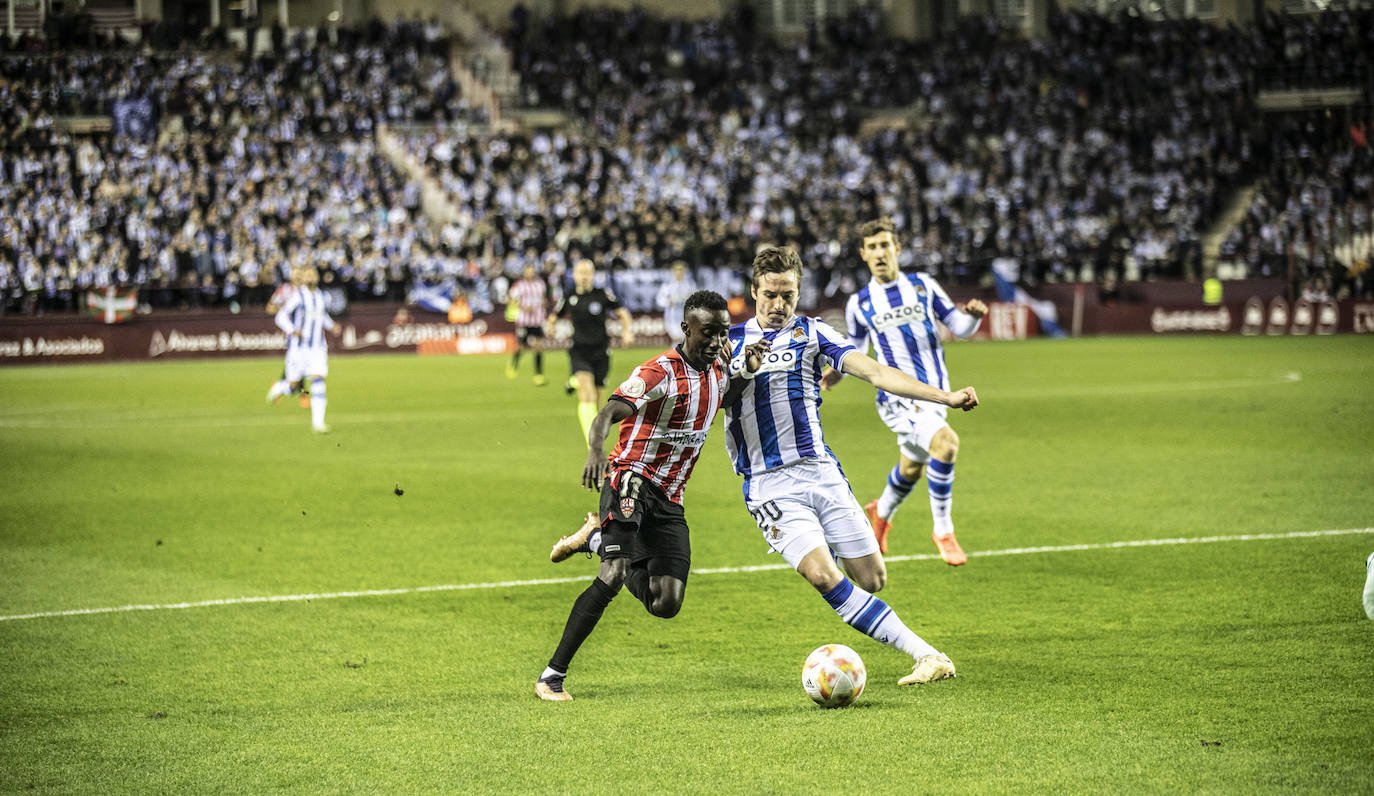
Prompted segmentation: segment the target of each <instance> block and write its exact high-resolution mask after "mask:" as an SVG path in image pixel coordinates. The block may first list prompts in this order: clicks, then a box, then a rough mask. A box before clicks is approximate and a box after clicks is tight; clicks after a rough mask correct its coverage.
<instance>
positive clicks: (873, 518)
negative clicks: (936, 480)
mask: <svg viewBox="0 0 1374 796" xmlns="http://www.w3.org/2000/svg"><path fill="white" fill-rule="evenodd" d="M899 456H900V458H899V459H898V461H897V464H896V466H894V467H893V468H892V470H891V472H889V473H888V474H887V484H886V485H885V486H884V487H883V493H882V494H881V495H880V496H879V497H878V499H877V500H870V501H869V502H868V505H866V506H864V513H865V514H867V515H868V522H869V524H870V525H872V526H873V535H874V537H876V538H877V540H878V551H879V552H882V553H886V552H887V534H888V532H889V531H891V530H892V518H893V517H894V516H896V514H897V509H899V508H901V506H902V502H903V501H905V500H906V499H907V496H909V495H910V494H911V490H912V489H914V488H915V486H916V482H917V481H918V480H920V478H921V469H922V467H923V466H924V465H922V464H921V463H920V462H918V461H915V460H913V459H910V458H908V457H907V456H906V454H905V453H902V454H899Z"/></svg>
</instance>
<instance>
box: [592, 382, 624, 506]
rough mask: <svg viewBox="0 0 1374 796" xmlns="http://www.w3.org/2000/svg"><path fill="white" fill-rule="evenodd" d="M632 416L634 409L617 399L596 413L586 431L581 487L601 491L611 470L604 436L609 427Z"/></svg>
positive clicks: (608, 431)
mask: <svg viewBox="0 0 1374 796" xmlns="http://www.w3.org/2000/svg"><path fill="white" fill-rule="evenodd" d="M632 414H634V409H632V408H631V407H630V405H629V404H627V403H625V402H624V401H622V400H620V399H618V398H612V399H611V400H609V401H607V402H606V405H605V406H603V407H601V411H600V412H597V413H596V417H595V418H594V419H593V420H592V425H591V428H590V429H588V431H587V463H586V464H584V465H583V466H582V485H583V486H585V487H586V488H588V489H590V490H592V491H594V492H599V491H601V482H602V481H603V480H605V478H606V471H607V470H609V469H610V468H611V462H610V460H609V459H607V458H606V435H607V434H608V433H610V430H611V426H613V425H615V424H616V423H619V422H620V421H622V420H624V419H625V418H627V417H629V416H630V415H632Z"/></svg>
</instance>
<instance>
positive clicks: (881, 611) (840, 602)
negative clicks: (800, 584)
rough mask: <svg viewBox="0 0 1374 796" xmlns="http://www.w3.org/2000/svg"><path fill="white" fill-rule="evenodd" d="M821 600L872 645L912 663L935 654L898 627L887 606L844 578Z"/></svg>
mask: <svg viewBox="0 0 1374 796" xmlns="http://www.w3.org/2000/svg"><path fill="white" fill-rule="evenodd" d="M821 596H822V597H824V598H825V601H826V602H828V603H830V607H831V608H834V609H835V613H837V614H839V615H840V618H841V619H843V620H844V621H845V622H846V623H847V624H848V625H849V626H850V627H852V628H854V629H855V630H857V631H859V632H860V633H864V634H867V635H868V636H870V637H872V638H873V639H874V640H875V641H878V642H880V643H883V644H886V645H887V646H889V647H891V648H893V649H895V650H901V651H902V652H905V653H906V654H907V655H910V656H911V658H912V660H915V659H916V658H919V657H921V656H922V655H930V654H932V653H934V652H936V651H937V650H936V649H935V648H934V647H932V646H930V644H928V643H926V640H925V639H923V638H921V637H920V636H918V635H916V634H915V633H913V632H911V628H908V627H907V626H906V625H904V624H902V620H901V619H899V618H898V617H897V612H896V611H894V610H892V609H891V608H890V607H889V606H888V604H887V603H885V602H883V601H882V600H880V599H878V598H877V597H874V596H873V595H872V594H869V593H868V592H866V591H864V590H863V589H861V588H859V587H858V586H855V585H854V584H853V583H851V582H850V581H849V579H848V578H846V579H844V580H842V581H840V583H839V585H838V586H836V587H835V588H833V589H831V590H830V591H828V592H826V593H825V594H823V595H821Z"/></svg>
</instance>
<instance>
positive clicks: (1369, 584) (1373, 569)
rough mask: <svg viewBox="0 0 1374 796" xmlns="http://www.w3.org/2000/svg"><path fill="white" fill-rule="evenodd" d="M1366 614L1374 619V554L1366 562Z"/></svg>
mask: <svg viewBox="0 0 1374 796" xmlns="http://www.w3.org/2000/svg"><path fill="white" fill-rule="evenodd" d="M1364 568H1365V578H1364V614H1365V616H1367V617H1369V618H1370V619H1374V553H1370V554H1369V558H1366V559H1365V560H1364Z"/></svg>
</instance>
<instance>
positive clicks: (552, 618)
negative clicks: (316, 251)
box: [0, 337, 1374, 793]
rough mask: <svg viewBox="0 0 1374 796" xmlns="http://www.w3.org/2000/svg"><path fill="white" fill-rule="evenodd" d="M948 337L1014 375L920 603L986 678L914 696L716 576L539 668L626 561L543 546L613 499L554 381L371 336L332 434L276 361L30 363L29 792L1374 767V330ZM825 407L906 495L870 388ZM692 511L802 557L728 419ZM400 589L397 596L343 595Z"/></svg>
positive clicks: (826, 632) (339, 393)
mask: <svg viewBox="0 0 1374 796" xmlns="http://www.w3.org/2000/svg"><path fill="white" fill-rule="evenodd" d="M650 353H652V352H650V351H647V350H645V351H632V352H623V353H617V354H616V355H615V357H614V361H613V365H612V369H613V375H612V380H613V381H618V378H619V377H623V376H624V375H625V374H626V373H628V371H629V369H630V367H631V366H633V365H634V364H636V363H638V362H639V361H640V360H641V359H643V358H644V357H646V356H648V355H649V354H650ZM548 359H549V361H550V372H551V373H552V374H554V375H555V376H557V375H558V374H562V373H564V372H565V371H566V358H565V357H564V356H563V355H562V354H552V355H550V356H549V357H548ZM949 361H950V365H951V367H952V368H953V371H954V374H955V377H956V378H955V383H956V384H955V386H962V385H964V384H973V385H975V386H976V387H977V388H978V390H979V394H980V396H981V398H982V400H983V405H982V406H981V407H980V408H979V409H978V410H976V411H974V412H972V413H969V414H959V415H957V416H955V417H954V418H953V425H954V427H955V429H956V430H957V431H958V432H959V434H960V437H961V439H962V449H961V452H960V459H959V467H958V477H957V481H956V482H955V504H954V512H955V520H956V523H957V526H958V529H959V536H960V539H961V541H962V542H963V544H964V547H965V548H966V549H967V550H968V551H969V552H970V553H971V556H972V557H971V558H970V561H969V564H968V565H967V566H965V567H962V568H958V569H952V568H949V567H947V566H945V565H944V564H943V563H941V562H940V561H938V560H932V558H930V555H931V554H933V553H934V548H933V545H931V543H930V538H929V522H930V518H929V509H928V505H927V502H926V499H925V497H924V486H923V485H922V486H921V487H920V489H919V490H918V491H917V492H916V493H914V497H913V499H912V500H911V501H909V502H908V503H907V505H906V506H905V507H904V508H903V509H902V511H901V513H900V514H898V516H897V519H896V523H895V527H894V530H893V537H892V550H891V557H892V558H894V559H895V560H893V561H892V562H891V563H890V564H889V576H890V578H889V584H888V587H887V589H886V590H885V591H884V592H883V593H882V596H883V597H884V598H885V599H886V600H887V601H888V602H889V603H890V604H891V605H892V606H893V607H894V608H895V609H896V610H897V612H898V613H899V615H900V616H901V617H902V618H903V619H904V620H905V621H906V623H907V624H908V625H910V626H911V627H912V628H913V629H914V630H916V632H918V633H920V634H922V635H923V636H925V637H926V638H927V639H929V640H930V641H931V642H932V643H934V644H935V645H936V646H938V647H940V648H941V649H943V650H945V651H946V652H948V653H949V654H950V656H951V657H952V658H953V660H954V661H955V663H956V665H957V666H958V668H959V676H958V678H956V679H955V680H952V681H947V682H942V683H936V684H932V685H929V686H923V687H915V688H909V689H908V688H900V689H899V688H898V687H897V686H896V680H897V678H898V677H900V676H901V675H902V674H904V673H905V672H906V671H907V670H908V667H909V664H908V663H907V662H906V660H905V658H904V657H903V656H902V655H900V654H898V653H896V652H894V651H892V650H889V649H887V648H886V647H882V646H880V645H878V644H876V643H875V642H873V641H871V640H869V639H867V638H864V637H863V636H861V635H860V634H858V633H856V632H855V631H853V630H851V629H850V628H848V627H846V626H845V625H844V624H843V623H841V622H840V620H839V619H838V618H837V617H836V616H835V615H834V613H833V612H832V611H831V610H830V609H829V608H828V607H827V606H826V605H825V603H824V602H823V601H822V600H821V599H820V598H819V597H818V596H817V595H816V594H815V593H814V592H813V591H812V590H811V589H810V587H808V586H807V585H806V584H805V583H804V582H803V581H802V580H801V579H800V578H799V577H797V575H796V574H794V573H792V572H790V571H787V570H780V569H755V570H745V571H726V572H716V573H708V572H699V573H697V574H694V575H693V576H692V578H691V580H690V582H689V585H688V590H687V601H686V604H685V606H684V608H683V611H682V613H681V614H680V615H679V616H678V617H677V618H676V619H673V620H671V621H662V620H656V619H653V618H651V617H649V616H647V615H646V614H645V613H644V611H643V609H642V607H641V606H640V605H639V604H638V603H637V602H635V601H634V600H633V599H632V598H630V597H629V596H628V595H626V594H624V593H622V595H621V596H620V597H618V598H617V599H616V600H615V602H613V603H612V605H611V607H610V608H609V609H608V610H607V612H606V615H605V618H604V619H603V621H602V623H601V625H600V627H599V628H598V629H597V632H596V633H595V634H593V635H592V637H591V638H590V639H589V641H588V642H587V644H586V645H585V646H584V647H583V650H582V653H581V655H580V656H579V657H578V659H577V660H576V662H575V665H574V667H573V671H572V672H571V673H570V676H569V679H568V689H569V691H570V692H571V693H572V694H573V695H574V696H575V697H576V700H575V701H574V702H571V703H567V704H549V703H543V702H540V701H538V700H537V699H536V698H535V697H534V695H533V692H532V683H533V680H534V678H535V677H536V675H537V674H538V673H539V672H540V670H541V669H542V667H543V666H544V664H545V662H546V661H547V659H548V656H549V654H550V653H551V652H552V650H553V647H554V645H555V644H556V642H557V639H558V636H559V634H560V632H561V630H562V626H563V622H564V620H565V619H566V618H567V612H568V609H569V607H570V606H571V604H572V600H573V598H574V597H575V596H576V595H577V594H578V593H579V592H580V591H581V590H582V588H584V585H585V583H586V582H587V580H588V579H590V578H591V577H592V575H593V572H594V565H593V562H591V561H588V560H585V559H583V558H581V557H576V558H573V559H571V560H569V561H567V562H565V563H563V564H560V565H557V566H555V565H552V564H550V563H549V562H548V558H547V555H548V549H549V545H550V544H551V543H552V541H553V540H554V539H555V538H556V537H557V536H559V535H560V534H562V533H566V532H568V531H570V530H572V529H573V528H575V527H576V526H577V524H578V523H579V518H580V516H581V515H582V514H583V513H585V512H586V511H587V510H588V509H589V508H591V507H592V506H593V498H592V497H591V495H590V494H589V493H587V492H585V491H584V490H582V489H581V488H580V487H579V485H578V479H579V476H580V473H581V466H582V460H583V456H584V452H583V450H582V448H581V447H580V445H579V437H578V435H579V432H578V428H577V422H576V417H575V407H574V404H573V400H572V399H571V398H568V397H566V396H564V395H563V392H562V390H561V389H559V388H558V387H557V386H556V382H557V379H556V378H555V379H554V381H555V385H551V386H548V387H543V388H536V387H534V386H532V385H531V384H530V380H529V376H530V371H529V365H528V363H525V364H524V368H523V370H522V373H521V376H520V379H519V380H518V381H507V380H506V379H505V378H504V377H503V375H502V369H503V365H504V361H503V360H502V359H497V358H490V357H471V358H463V357H454V358H421V357H402V356H379V357H352V358H350V357H342V356H339V357H335V358H334V359H333V361H332V363H331V365H332V368H333V374H332V376H331V378H330V380H329V401H330V404H329V422H330V424H331V425H332V426H333V428H334V433H333V434H331V435H329V436H321V437H317V436H313V435H311V434H310V431H309V419H308V412H306V411H305V410H302V409H300V408H299V407H297V406H295V405H289V404H288V403H287V402H283V404H282V405H280V406H275V407H269V406H265V405H264V404H263V400H262V396H263V394H264V392H265V390H266V388H267V385H268V383H269V381H270V380H271V379H273V378H274V377H276V376H277V374H278V372H279V370H280V360H279V359H276V358H260V359H251V360H236V361H231V362H213V363H212V362H174V363H161V364H156V365H120V366H86V367H36V368H24V369H11V370H5V371H0V396H2V397H3V400H0V478H2V479H3V480H2V481H0V483H3V487H0V583H3V587H0V617H2V619H0V654H3V666H0V791H5V792H10V791H39V792H78V793H109V792H132V793H193V792H196V793H203V792H235V793H260V792H264V791H305V792H317V791H355V792H369V793H395V792H407V793H408V792H461V793H484V792H539V793H590V792H605V793H646V792H657V791H666V792H688V793H714V792H743V793H761V792H767V793H816V792H831V791H833V792H842V793H917V792H922V793H924V792H931V793H933V792H1022V793H1044V792H1047V791H1051V790H1054V791H1064V792H1084V791H1090V792H1103V791H1109V792H1117V791H1127V792H1198V791H1205V792H1231V793H1252V792H1257V791H1260V792H1270V791H1293V790H1296V791H1303V792H1323V793H1327V792H1345V793H1360V792H1363V793H1369V792H1371V791H1374V622H1371V621H1369V620H1367V619H1366V618H1365V617H1364V614H1363V611H1362V609H1361V607H1360V590H1361V587H1362V584H1363V582H1364V577H1365V569H1364V560H1365V557H1366V556H1367V555H1368V554H1369V553H1370V551H1371V550H1374V532H1371V531H1370V527H1371V526H1374V488H1371V484H1374V444H1371V443H1374V391H1372V390H1371V388H1374V365H1371V363H1374V339H1368V338H1356V337H1338V338H1323V339H1318V338H1282V339H1268V338H1266V339H1243V338H1239V337H1227V338H1203V337H1196V338H1176V339H1141V338H1126V339H1099V340H1079V341H1059V342H1051V341H1033V342H1026V343H979V344H959V345H954V346H952V347H951V350H950V352H949ZM822 413H823V415H824V417H825V418H826V425H827V432H828V439H829V442H830V444H831V447H832V448H833V449H834V450H835V452H836V454H837V455H838V456H839V458H840V461H841V462H842V464H843V465H844V468H845V471H846V472H847V473H848V475H849V477H850V479H851V481H852V483H853V484H854V488H855V492H856V494H857V495H858V497H859V499H860V501H867V500H869V499H870V498H872V497H874V496H876V494H877V492H878V490H879V489H880V487H881V485H882V482H883V479H884V477H885V475H886V473H887V471H888V470H889V469H890V468H891V466H892V464H893V463H894V461H895V446H894V442H893V439H892V437H891V435H890V434H889V432H888V431H887V430H886V429H885V428H884V427H883V426H882V425H881V423H880V422H879V420H878V419H877V416H876V414H875V413H874V411H873V406H872V391H871V389H870V388H869V387H868V386H867V385H865V384H863V383H861V382H858V381H854V380H849V381H846V382H845V383H843V384H841V385H840V388H839V389H838V390H837V391H836V392H834V393H831V394H827V396H826V399H825V406H824V408H823V409H822ZM718 425H719V421H718ZM397 487H399V488H400V490H401V491H403V492H404V494H403V495H397V494H396V489H397ZM686 508H687V516H688V519H689V521H690V523H691V526H692V529H693V543H694V548H695V549H694V562H693V563H694V565H695V566H696V567H698V568H701V569H732V568H744V567H758V566H760V565H769V564H777V563H779V562H778V558H777V557H776V556H766V555H765V554H764V552H765V547H764V544H763V542H762V541H761V539H760V538H759V535H758V532H757V530H756V529H755V528H754V527H753V525H752V523H751V521H750V518H749V516H748V515H747V513H746V512H745V510H744V508H743V505H742V501H741V498H740V490H739V484H738V480H737V479H736V478H735V477H734V476H733V474H732V473H731V472H730V470H729V466H728V462H727V460H726V456H725V454H724V443H723V439H722V435H721V432H720V430H719V429H716V430H715V431H713V432H712V436H711V439H710V440H709V442H708V443H707V450H706V452H705V454H704V455H703V458H702V461H701V463H700V465H699V466H698V468H697V471H696V475H695V476H694V477H693V480H692V481H691V483H690V484H689V485H688V488H687V495H686ZM1359 529H1363V530H1359ZM1328 530H1355V531H1356V532H1352V533H1345V534H1332V535H1322V536H1307V537H1302V536H1293V535H1290V534H1293V533H1294V532H1308V531H1328ZM1247 534H1248V535H1256V536H1261V538H1251V539H1248V540H1240V539H1228V540H1221V541H1211V542H1206V543H1190V544H1163V545H1152V546H1126V545H1123V546H1107V545H1110V544H1111V543H1114V542H1134V541H1141V540H1152V539H1180V538H1204V537H1235V536H1240V535H1247ZM1075 545H1077V546H1081V547H1080V548H1079V549H1068V550H1066V549H1062V548H1065V547H1068V546H1075ZM1026 548H1052V549H1050V550H1043V551H1027V550H1026ZM1014 551H1021V552H1014ZM991 553H1002V554H998V555H992V554H991ZM558 578H573V579H575V581H561V582H543V583H532V584H531V583H523V582H524V581H542V580H549V579H558ZM500 584H504V585H500ZM472 585H476V586H480V588H463V589H445V590H423V589H422V587H430V586H472ZM368 590H401V591H400V592H399V593H391V594H372V595H358V596H331V595H337V594H338V593H345V592H346V593H356V592H362V591H368ZM293 595H296V596H299V595H316V596H314V597H300V598H298V599H290V600H282V601H264V602H237V601H236V600H237V598H244V597H272V596H293ZM215 600H225V601H228V602H225V603H223V604H216V605H201V606H192V607H182V608H177V607H156V608H154V609H152V610H121V611H114V612H108V613H88V614H61V613H59V612H64V611H73V610H78V609H99V608H117V607H121V606H133V605H143V606H174V605H177V604H185V603H197V602H202V601H215ZM30 614H42V615H41V616H36V617H30V618H16V617H21V616H25V615H30ZM828 642H840V643H844V644H848V645H850V646H851V647H853V648H854V649H856V650H857V651H858V652H859V653H860V655H862V657H863V659H864V660H865V662H866V663H867V666H868V671H869V681H868V688H867V690H866V691H865V693H864V695H863V696H862V697H861V698H860V700H859V701H858V702H857V703H856V704H855V705H854V706H852V707H850V708H846V709H843V710H835V711H826V710H822V709H819V708H816V707H815V706H813V705H812V704H811V703H810V701H809V700H808V699H807V698H806V696H805V694H804V693H803V692H802V689H801V685H800V670H801V664H802V661H803V659H804V658H805V657H806V655H807V653H808V652H809V651H810V650H811V649H813V648H814V647H816V646H818V645H820V644H823V643H828Z"/></svg>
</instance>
